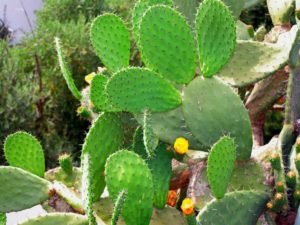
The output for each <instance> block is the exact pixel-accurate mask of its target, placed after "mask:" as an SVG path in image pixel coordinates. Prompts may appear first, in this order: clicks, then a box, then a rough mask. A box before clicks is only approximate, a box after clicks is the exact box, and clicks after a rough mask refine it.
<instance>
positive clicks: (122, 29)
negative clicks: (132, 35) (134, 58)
mask: <svg viewBox="0 0 300 225" xmlns="http://www.w3.org/2000/svg"><path fill="white" fill-rule="evenodd" d="M90 36H91V41H92V45H93V47H94V49H95V52H96V54H97V55H98V56H99V58H100V59H101V60H102V62H103V63H104V65H105V66H106V67H107V68H108V69H109V70H110V71H112V72H116V71H118V70H120V69H122V68H126V67H128V65H129V59H130V40H129V31H128V29H127V27H126V25H125V24H124V22H123V21H122V20H121V19H120V18H119V17H118V16H116V15H114V14H104V15H102V16H98V17H97V18H96V19H95V20H94V21H93V23H92V26H91V31H90Z"/></svg>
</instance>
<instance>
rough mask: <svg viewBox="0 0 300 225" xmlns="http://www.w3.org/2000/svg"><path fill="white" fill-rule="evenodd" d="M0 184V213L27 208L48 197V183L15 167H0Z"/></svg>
mask: <svg viewBox="0 0 300 225" xmlns="http://www.w3.org/2000/svg"><path fill="white" fill-rule="evenodd" d="M0 184H1V185H0V193H1V195H0V213H6V212H12V211H20V210H23V209H27V208H30V207H32V206H35V205H38V204H40V203H42V202H44V201H46V200H47V199H48V191H49V188H50V183H49V182H48V181H46V180H44V179H42V178H39V177H38V176H36V175H34V174H32V173H29V172H27V171H25V170H22V169H19V168H16V167H10V166H1V167H0Z"/></svg>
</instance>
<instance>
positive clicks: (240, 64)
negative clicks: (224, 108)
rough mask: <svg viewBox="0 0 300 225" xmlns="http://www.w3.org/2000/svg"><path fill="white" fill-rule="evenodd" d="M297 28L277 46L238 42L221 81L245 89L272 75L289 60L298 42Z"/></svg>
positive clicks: (281, 37)
mask: <svg viewBox="0 0 300 225" xmlns="http://www.w3.org/2000/svg"><path fill="white" fill-rule="evenodd" d="M296 31H297V28H296V27H293V28H292V30H291V31H290V32H287V33H285V34H282V35H281V36H280V37H279V40H278V42H277V43H276V44H270V43H262V42H255V41H238V43H237V47H236V50H235V52H234V54H233V57H232V58H231V60H230V61H229V63H228V64H227V65H225V66H224V68H223V69H222V70H221V71H220V72H219V75H220V77H221V79H223V80H224V81H225V82H226V83H229V84H230V85H232V86H235V87H243V86H246V85H249V84H252V83H255V82H257V81H259V80H261V79H264V78H266V77H268V76H269V75H272V74H273V73H274V72H276V71H277V70H278V69H280V68H282V67H283V66H284V65H285V64H286V63H287V61H288V59H289V53H290V51H291V47H292V45H293V43H294V42H295V40H296Z"/></svg>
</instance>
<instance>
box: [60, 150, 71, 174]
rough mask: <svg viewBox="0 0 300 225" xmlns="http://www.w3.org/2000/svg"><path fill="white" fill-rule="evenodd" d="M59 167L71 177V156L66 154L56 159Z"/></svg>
mask: <svg viewBox="0 0 300 225" xmlns="http://www.w3.org/2000/svg"><path fill="white" fill-rule="evenodd" d="M58 161H59V165H60V167H61V168H62V170H63V171H64V172H65V173H67V174H68V175H71V174H72V173H73V165H72V158H71V155H70V154H68V153H63V154H61V155H60V156H59V157H58Z"/></svg>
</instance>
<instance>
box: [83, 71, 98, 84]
mask: <svg viewBox="0 0 300 225" xmlns="http://www.w3.org/2000/svg"><path fill="white" fill-rule="evenodd" d="M95 75H96V73H95V72H92V73H90V74H88V75H86V76H85V78H84V79H85V81H86V82H87V83H88V84H91V83H92V80H93V78H94V76H95Z"/></svg>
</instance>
